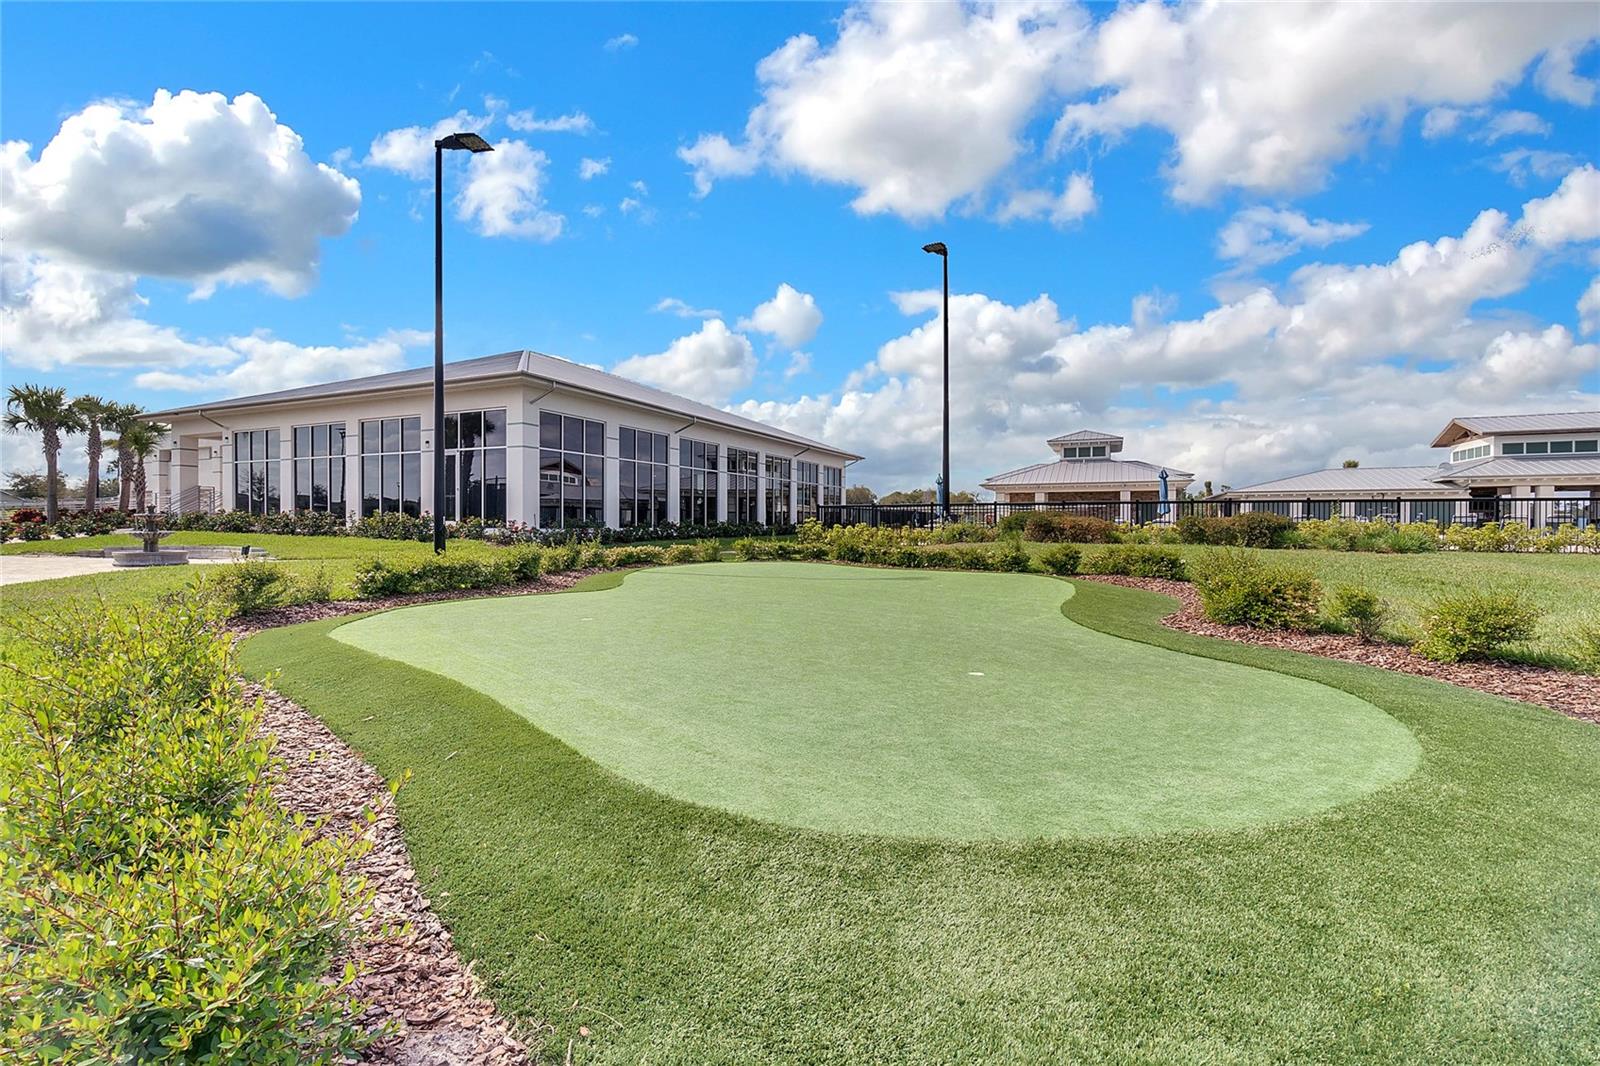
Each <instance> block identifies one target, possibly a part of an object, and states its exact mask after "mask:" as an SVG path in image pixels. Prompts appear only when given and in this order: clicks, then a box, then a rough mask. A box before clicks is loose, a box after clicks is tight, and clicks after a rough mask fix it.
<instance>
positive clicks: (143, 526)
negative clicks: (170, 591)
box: [106, 507, 189, 566]
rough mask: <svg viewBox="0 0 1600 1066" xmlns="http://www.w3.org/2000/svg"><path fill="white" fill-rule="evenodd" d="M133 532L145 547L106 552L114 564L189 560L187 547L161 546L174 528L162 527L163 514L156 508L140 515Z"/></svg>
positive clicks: (179, 563) (147, 563)
mask: <svg viewBox="0 0 1600 1066" xmlns="http://www.w3.org/2000/svg"><path fill="white" fill-rule="evenodd" d="M133 532H134V535H135V536H137V537H138V538H139V540H140V541H141V542H142V543H143V547H141V548H138V549H134V548H125V549H118V550H115V551H108V552H106V554H107V555H108V556H110V557H111V565H112V566H178V565H181V564H183V563H187V562H188V561H189V552H188V550H187V549H185V548H163V547H161V541H162V540H163V539H164V538H166V537H170V536H171V535H172V530H170V529H162V528H161V516H160V515H158V514H156V512H155V508H153V507H152V508H151V509H150V510H149V511H147V512H146V513H144V514H142V515H140V516H139V524H138V525H137V526H135V527H134V530H133Z"/></svg>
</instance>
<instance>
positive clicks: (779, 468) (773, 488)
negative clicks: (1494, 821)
mask: <svg viewBox="0 0 1600 1066" xmlns="http://www.w3.org/2000/svg"><path fill="white" fill-rule="evenodd" d="M792 465H793V460H790V459H780V458H779V457H778V456H776V455H769V456H767V525H769V526H786V525H788V524H789V486H790V484H791V483H792V481H793V478H792V476H791V467H792Z"/></svg>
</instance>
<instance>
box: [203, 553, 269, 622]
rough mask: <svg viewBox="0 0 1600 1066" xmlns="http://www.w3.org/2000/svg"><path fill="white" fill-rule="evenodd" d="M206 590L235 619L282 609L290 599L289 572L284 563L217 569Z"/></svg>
mask: <svg viewBox="0 0 1600 1066" xmlns="http://www.w3.org/2000/svg"><path fill="white" fill-rule="evenodd" d="M205 587H206V589H207V590H208V591H209V592H210V593H211V594H212V595H213V596H214V597H215V598H216V600H217V603H218V604H219V605H220V606H221V608H222V611H223V613H224V614H226V615H227V616H228V617H230V618H231V617H234V616H236V615H245V614H255V613H256V612H257V611H268V610H271V609H272V608H274V607H282V606H283V604H284V601H285V600H286V599H287V598H288V593H289V588H290V586H289V573H288V571H286V570H285V569H284V568H283V566H282V564H280V563H266V562H255V561H251V560H244V561H241V562H237V563H227V564H224V565H222V566H219V567H217V568H216V570H215V572H214V573H212V574H210V575H208V577H207V580H206V582H205Z"/></svg>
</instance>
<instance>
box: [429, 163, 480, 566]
mask: <svg viewBox="0 0 1600 1066" xmlns="http://www.w3.org/2000/svg"><path fill="white" fill-rule="evenodd" d="M447 150H448V151H465V152H492V151H494V146H493V145H491V144H490V143H489V142H488V141H486V140H484V139H483V138H482V137H480V136H478V135H477V134H476V133H452V134H451V135H450V136H448V137H441V138H439V139H438V140H437V141H434V142H433V553H434V554H435V555H439V554H441V553H443V551H444V153H445V152H446V151H447Z"/></svg>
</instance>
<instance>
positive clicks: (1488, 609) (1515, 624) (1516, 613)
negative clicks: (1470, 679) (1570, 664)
mask: <svg viewBox="0 0 1600 1066" xmlns="http://www.w3.org/2000/svg"><path fill="white" fill-rule="evenodd" d="M1540 613H1541V612H1540V610H1539V608H1538V607H1536V606H1535V605H1534V604H1533V603H1531V602H1530V601H1529V600H1528V599H1527V598H1526V597H1525V596H1523V595H1522V593H1520V592H1514V591H1487V592H1484V591H1472V592H1462V593H1458V594H1456V595H1453V596H1441V597H1440V598H1439V599H1437V600H1435V601H1433V603H1432V604H1431V605H1430V606H1429V608H1428V609H1427V611H1425V612H1424V613H1423V616H1422V639H1421V640H1419V641H1417V643H1416V644H1414V645H1413V646H1412V650H1413V651H1415V652H1416V653H1417V654H1418V655H1420V656H1422V657H1423V658H1425V659H1433V660H1434V661H1436V662H1441V663H1454V662H1460V661H1461V660H1463V659H1489V658H1493V657H1494V655H1495V653H1497V652H1499V651H1500V650H1501V649H1502V648H1504V647H1505V646H1506V645H1507V644H1515V643H1516V642H1517V641H1520V640H1529V639H1531V638H1532V637H1533V635H1534V632H1535V631H1536V630H1537V629H1538V627H1539V618H1540Z"/></svg>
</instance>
